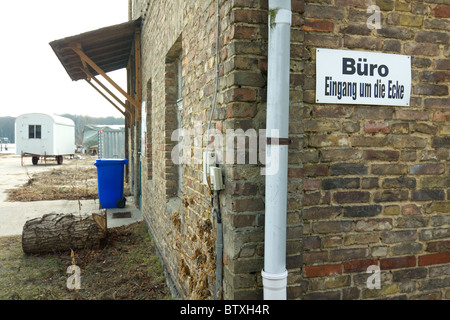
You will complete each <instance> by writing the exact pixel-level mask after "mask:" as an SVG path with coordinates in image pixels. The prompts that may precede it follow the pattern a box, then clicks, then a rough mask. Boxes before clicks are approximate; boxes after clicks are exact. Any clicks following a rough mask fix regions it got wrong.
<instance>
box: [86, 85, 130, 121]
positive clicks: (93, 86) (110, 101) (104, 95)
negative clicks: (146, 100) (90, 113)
mask: <svg viewBox="0 0 450 320" xmlns="http://www.w3.org/2000/svg"><path fill="white" fill-rule="evenodd" d="M86 82H87V83H89V84H90V85H91V86H92V88H94V89H95V90H96V91H97V92H98V93H100V94H101V95H102V96H103V98H105V99H106V100H108V101H109V103H111V104H112V105H113V106H114V108H116V109H117V110H119V112H120V113H121V114H122V115H123V116H125V111H122V109H120V108H119V107H118V106H117V105H116V104H115V103H114V102H113V101H112V100H111V99H109V98H108V97H107V96H106V94H104V93H103V92H101V91H100V89H99V88H97V87H96V86H95V85H94V84H93V83H92V82H91V81H90V80H86Z"/></svg>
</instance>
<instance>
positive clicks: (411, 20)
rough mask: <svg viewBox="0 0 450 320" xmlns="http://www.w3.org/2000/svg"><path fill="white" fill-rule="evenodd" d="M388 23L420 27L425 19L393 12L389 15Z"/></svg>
mask: <svg viewBox="0 0 450 320" xmlns="http://www.w3.org/2000/svg"><path fill="white" fill-rule="evenodd" d="M386 20H387V23H388V24H393V25H400V26H408V27H420V26H422V23H423V17H422V16H418V15H409V14H404V13H397V12H391V13H389V14H388V15H387V18H386Z"/></svg>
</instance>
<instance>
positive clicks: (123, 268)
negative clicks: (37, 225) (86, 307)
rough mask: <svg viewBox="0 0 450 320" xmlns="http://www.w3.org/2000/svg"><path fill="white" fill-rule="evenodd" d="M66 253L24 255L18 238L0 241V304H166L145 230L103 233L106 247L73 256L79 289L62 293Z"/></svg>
mask: <svg viewBox="0 0 450 320" xmlns="http://www.w3.org/2000/svg"><path fill="white" fill-rule="evenodd" d="M71 264H72V258H71V253H70V252H63V253H58V254H56V253H55V254H46V255H25V254H24V253H23V251H22V246H21V240H20V236H13V237H0V300H162V299H171V296H170V293H169V290H168V288H167V286H166V283H165V278H164V273H163V268H162V266H161V263H160V261H159V260H158V258H157V256H156V253H155V248H154V245H153V242H152V240H151V238H150V236H149V235H148V233H147V230H146V227H145V225H144V224H143V223H142V222H140V223H135V224H132V225H128V226H123V227H118V228H113V229H109V236H108V242H107V245H106V246H105V247H104V248H103V249H98V250H79V251H76V252H75V264H76V265H77V266H79V267H80V270H81V288H80V289H79V290H77V291H76V290H69V289H68V288H67V279H68V277H69V276H70V274H67V273H66V272H67V268H68V267H69V266H70V265H71Z"/></svg>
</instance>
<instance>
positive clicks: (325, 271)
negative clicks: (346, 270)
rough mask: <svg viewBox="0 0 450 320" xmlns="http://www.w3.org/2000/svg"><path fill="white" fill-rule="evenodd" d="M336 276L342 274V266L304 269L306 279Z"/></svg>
mask: <svg viewBox="0 0 450 320" xmlns="http://www.w3.org/2000/svg"><path fill="white" fill-rule="evenodd" d="M338 274H342V265H341V264H340V263H339V264H325V265H318V266H306V267H305V276H306V277H307V278H311V277H323V276H332V275H338Z"/></svg>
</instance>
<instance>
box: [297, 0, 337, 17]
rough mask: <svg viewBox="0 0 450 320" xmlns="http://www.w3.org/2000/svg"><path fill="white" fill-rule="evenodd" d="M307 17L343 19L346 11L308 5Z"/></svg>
mask: <svg viewBox="0 0 450 320" xmlns="http://www.w3.org/2000/svg"><path fill="white" fill-rule="evenodd" d="M304 15H305V17H308V18H321V19H343V18H344V10H343V8H339V7H337V6H326V5H315V4H313V3H308V4H307V5H306V7H305V14H304Z"/></svg>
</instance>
